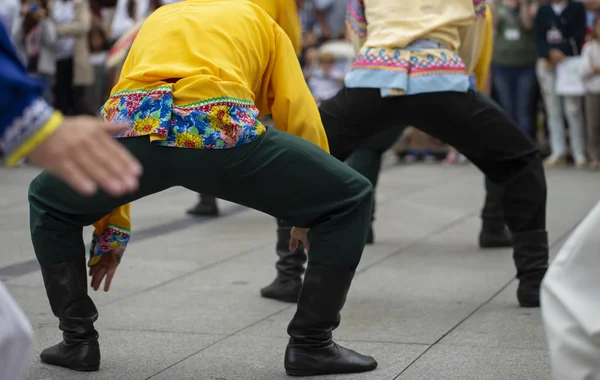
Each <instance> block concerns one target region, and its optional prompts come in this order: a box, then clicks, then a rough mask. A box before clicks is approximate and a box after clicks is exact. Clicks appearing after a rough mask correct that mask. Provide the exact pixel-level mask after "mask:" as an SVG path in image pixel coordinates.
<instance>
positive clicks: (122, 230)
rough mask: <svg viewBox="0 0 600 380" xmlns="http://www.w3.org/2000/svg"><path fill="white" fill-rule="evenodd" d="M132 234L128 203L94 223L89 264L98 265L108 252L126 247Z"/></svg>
mask: <svg viewBox="0 0 600 380" xmlns="http://www.w3.org/2000/svg"><path fill="white" fill-rule="evenodd" d="M130 235H131V220H130V217H129V204H126V205H123V206H121V207H119V208H117V209H115V210H114V211H113V212H111V213H110V214H108V215H106V216H105V217H104V218H102V219H100V220H99V221H97V222H96V223H94V233H93V235H92V244H91V246H90V260H89V261H88V266H90V267H91V266H94V265H96V264H97V263H98V262H99V261H100V258H101V257H102V255H103V254H105V253H106V252H109V251H111V250H113V249H115V248H117V247H122V248H126V247H127V243H129V238H130Z"/></svg>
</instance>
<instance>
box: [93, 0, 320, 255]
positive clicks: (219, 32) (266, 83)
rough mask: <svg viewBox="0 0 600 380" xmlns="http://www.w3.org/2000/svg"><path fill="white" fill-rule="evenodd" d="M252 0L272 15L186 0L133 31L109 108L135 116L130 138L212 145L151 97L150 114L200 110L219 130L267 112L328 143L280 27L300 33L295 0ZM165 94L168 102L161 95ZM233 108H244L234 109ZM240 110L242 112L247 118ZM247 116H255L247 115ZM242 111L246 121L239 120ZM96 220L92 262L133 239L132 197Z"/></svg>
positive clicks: (116, 116) (219, 1)
mask: <svg viewBox="0 0 600 380" xmlns="http://www.w3.org/2000/svg"><path fill="white" fill-rule="evenodd" d="M254 2H255V3H256V4H261V3H262V4H261V6H262V7H265V8H266V9H267V12H273V13H270V15H271V16H270V15H269V14H268V13H267V12H265V11H264V10H262V9H261V8H259V7H258V6H257V5H254V4H251V3H248V2H246V1H245V0H188V1H186V2H183V3H177V4H173V5H170V6H168V7H163V8H159V9H158V10H157V11H156V12H154V14H153V15H152V16H150V18H149V19H148V20H147V21H146V23H145V24H144V26H143V27H142V29H141V30H140V33H139V34H138V36H137V37H136V40H135V42H134V44H133V46H132V48H131V51H130V52H129V55H128V57H127V59H126V61H125V64H124V66H123V69H122V71H121V77H120V78H119V81H118V83H117V85H116V86H115V88H114V89H113V91H112V94H111V98H110V99H109V101H108V102H107V104H106V105H105V107H104V109H103V114H104V117H105V118H106V119H108V120H111V121H119V120H123V119H125V120H130V121H132V122H133V123H134V127H133V129H131V130H130V131H129V132H128V133H127V134H126V135H129V136H135V135H149V136H150V138H151V139H152V140H154V141H157V142H161V141H163V142H164V141H166V140H168V137H169V133H170V134H171V136H173V135H175V137H177V136H179V137H180V138H179V139H177V138H175V139H173V141H172V142H173V143H174V144H173V145H172V146H176V147H188V148H210V147H208V146H206V144H204V143H205V142H206V141H202V146H200V143H199V142H198V140H199V139H200V136H199V132H200V131H199V130H198V131H196V134H192V133H191V132H189V131H187V133H188V134H187V135H184V136H183V137H181V135H182V134H178V133H177V132H178V131H170V132H167V130H168V127H167V126H165V124H164V123H163V125H161V124H160V122H161V120H159V118H154V119H153V118H152V112H149V111H150V110H151V108H149V107H148V105H149V104H150V105H152V104H153V103H154V104H155V105H156V101H157V100H158V101H159V102H158V105H159V107H155V108H154V110H153V112H154V113H155V112H158V113H165V112H167V111H168V112H169V113H170V117H174V118H177V117H180V118H182V117H186V113H188V114H189V113H192V112H194V111H198V109H199V111H201V112H203V115H205V116H206V117H205V119H208V120H209V121H210V123H211V124H212V125H213V126H216V127H217V128H218V129H221V130H223V129H227V128H225V127H227V123H228V124H229V126H230V127H231V128H229V130H234V129H235V127H236V126H240V125H244V126H252V127H254V128H253V129H251V131H257V130H258V131H260V130H264V127H262V124H260V122H259V121H258V120H257V118H258V113H259V112H258V110H260V113H261V114H269V113H270V114H272V116H273V120H274V123H275V126H276V128H278V129H281V130H283V131H286V132H288V133H291V134H294V135H296V136H298V137H301V138H304V139H306V140H308V141H311V142H313V143H314V144H316V145H318V146H320V147H321V148H322V149H324V150H326V151H329V146H328V143H327V136H326V134H325V131H324V129H323V125H322V123H321V118H320V115H319V111H318V109H317V106H316V104H315V102H314V100H313V97H312V95H311V93H310V91H309V90H308V87H307V85H306V82H305V81H304V77H303V75H302V70H301V68H300V65H299V63H298V60H297V58H296V53H295V51H294V47H293V44H292V42H290V38H288V37H287V36H286V31H284V29H282V28H281V27H279V26H278V25H277V22H280V23H282V25H284V27H285V28H286V29H287V33H288V34H289V35H290V36H292V35H296V36H297V38H294V40H297V39H299V36H300V26H299V23H298V25H297V26H298V29H295V26H294V25H295V24H294V22H298V21H297V14H296V10H295V9H296V8H295V7H296V5H295V2H294V1H292V4H289V5H287V6H284V5H282V4H284V0H275V1H274V2H273V1H269V0H255V1H254ZM230 9H235V10H236V12H234V13H232V12H230ZM273 15H275V16H273ZM292 15H294V17H295V19H293V18H292ZM182 31H183V32H182ZM200 35H202V36H203V37H202V39H199V37H198V36H200ZM198 41H202V43H199V42H198ZM296 47H297V48H298V47H299V43H298V45H296ZM165 96H168V97H169V98H170V99H171V100H170V101H164V98H165ZM160 106H163V107H160ZM240 106H241V107H240ZM228 107H229V108H228ZM233 107H237V108H235V109H234V111H233V114H232V112H231V108H233ZM254 108H256V111H255V110H254ZM165 110H166V111H165ZM236 111H239V113H245V115H243V117H240V116H238V115H236V114H235V112H236ZM136 112H137V118H136ZM174 115H175V116H174ZM249 116H252V120H251V121H249V120H247V119H248V118H249ZM128 118H129V119H128ZM236 118H237V119H239V120H240V122H238V123H237V124H236ZM164 119H165V120H164V121H166V118H164ZM169 121H170V120H169ZM261 127H262V128H261ZM136 128H137V129H136ZM160 128H165V131H162V130H160ZM196 129H200V128H196ZM242 129H243V128H242ZM165 132H167V133H166V136H165ZM243 132H244V131H242V133H243ZM246 132H247V131H246ZM256 134H257V135H259V134H258V133H256ZM123 137H126V136H123ZM225 137H226V138H227V137H228V136H227V134H226V133H225ZM223 140H225V139H223ZM238 141H239V140H238ZM167 142H168V141H167ZM247 142H249V141H247ZM213 143H216V142H215V141H213ZM223 143H224V144H225V142H223ZM94 227H95V228H96V229H95V231H94V238H93V242H92V249H91V260H90V262H89V265H94V264H96V263H97V262H98V261H99V259H100V257H101V255H102V254H103V253H105V252H108V251H109V250H111V249H114V248H115V247H117V246H120V247H125V246H126V245H127V242H128V240H129V230H130V217H129V204H127V205H124V206H122V207H120V208H118V209H116V210H114V211H113V212H112V213H111V214H109V215H107V216H106V217H105V218H103V219H102V220H100V221H98V222H97V223H95V224H94Z"/></svg>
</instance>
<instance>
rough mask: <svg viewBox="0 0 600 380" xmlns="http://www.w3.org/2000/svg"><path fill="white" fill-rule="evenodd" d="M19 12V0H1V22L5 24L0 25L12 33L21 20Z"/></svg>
mask: <svg viewBox="0 0 600 380" xmlns="http://www.w3.org/2000/svg"><path fill="white" fill-rule="evenodd" d="M19 12H20V1H19V0H0V23H2V24H3V25H0V27H1V26H4V27H5V28H6V30H7V31H8V32H9V34H12V33H13V31H14V28H15V26H16V22H17V21H18V20H19Z"/></svg>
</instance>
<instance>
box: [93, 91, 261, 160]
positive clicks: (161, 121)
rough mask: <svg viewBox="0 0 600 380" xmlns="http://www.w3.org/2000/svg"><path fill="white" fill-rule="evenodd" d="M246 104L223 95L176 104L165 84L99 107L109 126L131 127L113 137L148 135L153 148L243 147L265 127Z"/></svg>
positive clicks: (120, 94) (118, 97) (129, 93)
mask: <svg viewBox="0 0 600 380" xmlns="http://www.w3.org/2000/svg"><path fill="white" fill-rule="evenodd" d="M258 114H259V111H258V109H257V108H256V106H255V105H254V104H253V103H252V102H251V101H248V100H242V99H235V98H229V97H219V98H212V99H206V100H203V101H201V102H196V103H192V104H188V105H183V106H180V105H176V104H175V103H174V102H173V93H172V88H171V87H170V86H168V85H167V86H161V87H158V88H156V89H153V90H135V91H121V92H117V93H115V94H113V95H112V96H111V97H110V99H109V100H108V101H107V102H106V104H105V105H104V106H103V107H102V116H103V117H104V119H105V120H106V121H109V122H111V123H121V122H125V123H129V124H131V125H132V127H131V128H130V129H129V130H127V131H126V132H124V133H122V134H121V135H118V136H117V137H135V136H150V139H151V141H152V142H153V144H155V145H160V146H169V147H177V148H191V149H227V148H234V147H237V146H241V145H245V144H247V143H249V142H251V141H253V140H255V139H256V138H258V137H259V136H260V135H262V134H263V133H264V132H265V131H266V129H265V126H264V125H263V124H262V123H261V122H260V121H259V120H258Z"/></svg>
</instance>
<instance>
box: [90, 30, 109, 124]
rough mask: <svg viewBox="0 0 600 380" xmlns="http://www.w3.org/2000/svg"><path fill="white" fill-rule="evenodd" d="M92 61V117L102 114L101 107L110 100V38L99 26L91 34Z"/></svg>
mask: <svg viewBox="0 0 600 380" xmlns="http://www.w3.org/2000/svg"><path fill="white" fill-rule="evenodd" d="M89 45H90V53H91V55H90V61H91V63H92V67H93V68H94V78H95V79H96V80H95V81H94V83H93V84H92V85H91V86H89V87H88V88H87V96H86V99H87V105H88V110H89V112H90V113H91V114H92V115H99V114H100V107H102V104H104V101H105V100H106V99H107V98H108V93H107V89H108V72H107V70H106V58H107V55H108V49H109V48H110V44H109V42H108V37H107V36H106V33H105V32H104V29H102V27H101V26H99V25H94V26H93V27H92V30H90V33H89Z"/></svg>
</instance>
